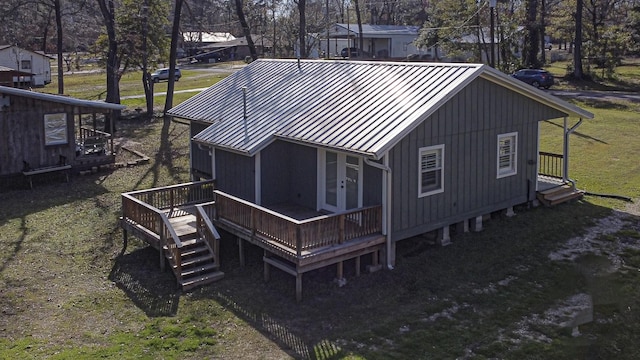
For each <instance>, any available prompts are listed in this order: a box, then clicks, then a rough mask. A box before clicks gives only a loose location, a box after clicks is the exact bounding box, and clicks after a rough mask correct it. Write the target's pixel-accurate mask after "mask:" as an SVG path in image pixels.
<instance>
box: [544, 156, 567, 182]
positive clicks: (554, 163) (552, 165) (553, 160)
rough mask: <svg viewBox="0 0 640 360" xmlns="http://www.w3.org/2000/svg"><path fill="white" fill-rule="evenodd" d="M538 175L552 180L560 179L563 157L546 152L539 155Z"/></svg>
mask: <svg viewBox="0 0 640 360" xmlns="http://www.w3.org/2000/svg"><path fill="white" fill-rule="evenodd" d="M539 160H540V161H539V168H538V174H540V175H545V176H550V177H554V178H562V168H563V166H564V165H563V161H564V156H562V155H561V154H554V153H548V152H542V151H541V152H540V153H539Z"/></svg>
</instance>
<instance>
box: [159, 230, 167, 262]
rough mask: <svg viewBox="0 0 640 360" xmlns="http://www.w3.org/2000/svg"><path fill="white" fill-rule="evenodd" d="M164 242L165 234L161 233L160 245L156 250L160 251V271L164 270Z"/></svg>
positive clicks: (165, 241)
mask: <svg viewBox="0 0 640 360" xmlns="http://www.w3.org/2000/svg"><path fill="white" fill-rule="evenodd" d="M161 232H162V231H161ZM166 243H167V240H166V239H165V235H164V234H161V235H160V246H158V251H159V252H160V271H164V244H166Z"/></svg>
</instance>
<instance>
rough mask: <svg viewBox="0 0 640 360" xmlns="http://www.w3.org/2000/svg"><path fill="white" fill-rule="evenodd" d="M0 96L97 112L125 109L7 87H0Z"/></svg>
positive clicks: (97, 102) (102, 103)
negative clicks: (23, 98)
mask: <svg viewBox="0 0 640 360" xmlns="http://www.w3.org/2000/svg"><path fill="white" fill-rule="evenodd" d="M0 94H6V95H11V96H21V97H26V98H30V99H36V100H41V101H49V102H54V103H59V104H66V105H72V106H77V107H83V108H91V109H99V110H103V111H105V110H123V109H125V108H126V106H124V105H120V104H112V103H107V102H103V101H92V100H82V99H76V98H72V97H69V96H63V95H54V94H46V93H40V92H36V91H30V90H25V89H18V88H13V87H7V86H0Z"/></svg>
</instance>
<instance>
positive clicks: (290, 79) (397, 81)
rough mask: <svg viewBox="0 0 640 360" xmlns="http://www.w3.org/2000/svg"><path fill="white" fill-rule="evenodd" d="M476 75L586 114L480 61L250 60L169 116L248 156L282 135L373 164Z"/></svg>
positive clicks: (567, 110) (199, 137)
mask: <svg viewBox="0 0 640 360" xmlns="http://www.w3.org/2000/svg"><path fill="white" fill-rule="evenodd" d="M481 75H482V76H483V78H486V79H488V80H490V81H493V82H496V83H500V84H502V85H503V86H507V87H509V88H510V89H511V90H514V91H518V92H521V93H523V94H525V95H527V96H529V97H532V98H534V99H536V100H538V101H539V102H543V103H545V104H546V105H550V106H552V107H554V108H557V109H559V110H561V111H563V112H565V113H567V114H571V115H578V116H581V117H589V118H590V117H592V115H591V114H590V113H588V112H586V111H584V110H582V109H580V108H578V107H576V106H573V105H571V104H568V103H565V102H564V101H562V100H560V99H557V98H555V97H552V96H550V95H548V94H546V93H544V92H542V91H538V90H537V89H534V88H533V87H531V86H529V85H527V84H524V83H522V84H523V85H521V84H518V83H517V82H518V81H517V80H513V79H511V78H510V77H509V76H506V75H504V74H502V73H500V72H499V71H497V70H494V69H491V68H489V67H487V66H486V65H482V64H443V63H389V62H387V63H385V62H356V61H325V60H304V61H300V62H299V63H298V62H297V61H296V60H258V61H255V62H253V63H252V64H250V65H248V66H247V67H245V68H244V69H242V70H240V71H238V72H236V73H234V74H232V75H230V76H228V77H227V78H225V79H223V80H222V81H220V82H219V83H217V84H215V85H213V86H212V87H211V88H209V89H207V90H205V91H203V92H202V93H200V94H198V95H196V96H194V97H192V98H191V99H189V100H187V101H185V102H183V103H182V104H180V105H178V106H176V107H174V108H173V109H171V110H170V111H169V114H170V115H172V116H175V117H180V118H184V119H188V120H197V121H204V122H207V123H210V124H211V125H210V126H209V127H208V128H207V129H205V130H204V131H202V132H201V133H199V134H197V135H196V136H195V137H194V140H195V141H197V142H201V143H204V144H211V145H214V146H216V147H221V148H226V149H229V150H232V151H236V152H240V153H245V154H248V155H253V154H255V153H257V152H259V151H260V150H261V149H262V148H264V147H265V146H266V145H268V144H269V143H270V142H272V141H274V140H275V138H283V139H287V140H290V141H296V142H303V143H307V144H311V145H313V146H319V147H327V148H333V149H339V150H344V151H349V152H355V153H361V154H363V155H366V156H369V157H372V158H374V159H379V158H380V157H382V156H383V155H384V152H385V151H386V150H388V149H389V148H390V147H392V146H393V145H395V143H397V142H398V141H399V140H400V139H401V138H402V137H403V136H404V135H406V134H407V133H408V132H410V131H411V130H412V129H413V128H415V126H417V124H419V123H420V122H421V121H423V120H424V119H426V118H427V117H428V116H429V115H430V114H432V113H433V112H434V111H435V110H437V109H438V108H439V107H440V106H441V105H442V104H444V103H445V102H446V101H447V100H448V99H449V98H451V97H452V96H454V95H455V94H456V93H457V92H458V91H459V90H460V89H462V88H463V87H464V86H466V85H467V84H468V83H469V82H471V81H472V80H473V79H475V78H476V77H478V76H481ZM243 87H246V88H247V107H246V108H247V133H248V139H247V140H245V127H244V121H243V93H242V88H243Z"/></svg>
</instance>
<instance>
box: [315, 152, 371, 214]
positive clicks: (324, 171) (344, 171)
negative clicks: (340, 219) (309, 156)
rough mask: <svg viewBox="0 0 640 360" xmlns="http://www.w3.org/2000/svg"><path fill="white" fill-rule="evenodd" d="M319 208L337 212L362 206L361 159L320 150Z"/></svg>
mask: <svg viewBox="0 0 640 360" xmlns="http://www.w3.org/2000/svg"><path fill="white" fill-rule="evenodd" d="M319 154H320V161H319V162H320V169H321V171H320V173H321V174H320V177H319V179H318V180H319V181H318V184H320V192H319V193H320V199H319V200H320V202H319V204H321V208H323V209H325V210H328V211H332V212H337V211H343V210H349V209H355V208H359V207H362V159H361V158H360V157H356V156H351V155H347V154H344V153H338V152H333V151H328V150H320V151H319Z"/></svg>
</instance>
